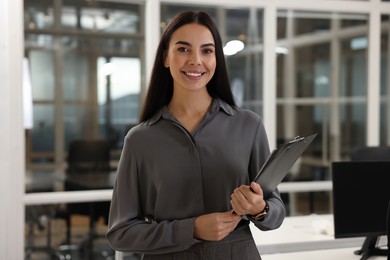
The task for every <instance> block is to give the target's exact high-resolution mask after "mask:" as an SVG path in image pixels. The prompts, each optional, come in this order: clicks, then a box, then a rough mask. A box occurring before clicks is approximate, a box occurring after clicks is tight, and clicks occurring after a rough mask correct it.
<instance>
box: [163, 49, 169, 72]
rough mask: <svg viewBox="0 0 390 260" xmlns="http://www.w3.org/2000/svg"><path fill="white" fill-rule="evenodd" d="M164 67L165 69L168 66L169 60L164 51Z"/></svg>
mask: <svg viewBox="0 0 390 260" xmlns="http://www.w3.org/2000/svg"><path fill="white" fill-rule="evenodd" d="M164 67H165V68H167V69H168V68H169V62H168V58H167V54H166V53H165V54H164Z"/></svg>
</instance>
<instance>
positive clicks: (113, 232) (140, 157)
mask: <svg viewBox="0 0 390 260" xmlns="http://www.w3.org/2000/svg"><path fill="white" fill-rule="evenodd" d="M269 153H270V151H269V146H268V140H267V135H266V132H265V129H264V126H263V123H262V120H261V118H260V116H259V115H257V114H255V113H254V112H251V111H249V110H244V109H240V108H233V107H231V106H230V105H228V104H227V103H225V102H224V101H222V100H219V99H214V100H213V102H212V105H211V106H210V109H209V111H208V112H207V114H206V115H205V117H204V118H203V120H202V122H201V123H200V124H199V126H198V127H197V128H196V129H195V130H194V132H193V133H189V132H188V131H187V130H186V129H185V128H184V127H183V126H182V125H181V124H180V122H178V121H177V120H176V119H175V118H174V116H173V115H172V114H170V113H169V111H168V109H167V107H163V108H162V109H161V110H160V111H159V112H158V113H157V114H156V115H155V116H154V117H153V118H151V119H150V120H148V121H146V122H143V123H141V124H139V125H137V126H136V127H133V128H132V129H131V130H130V131H129V132H128V134H127V135H126V137H125V142H124V147H123V150H122V154H121V158H120V161H119V166H118V171H117V179H116V183H115V186H114V191H113V197H112V202H111V210H110V218H109V230H108V232H107V239H108V240H109V242H110V244H111V246H112V247H113V248H114V249H116V250H119V251H131V252H142V253H149V254H150V253H169V252H173V251H181V250H185V249H187V248H189V247H191V246H192V245H193V244H195V243H198V242H199V240H197V239H194V238H193V231H194V222H195V218H196V217H197V216H200V215H203V214H208V213H213V212H225V211H229V210H231V206H230V195H231V194H232V192H233V190H234V189H235V188H237V187H239V186H240V185H242V184H245V185H249V183H250V181H251V180H253V178H254V177H255V176H256V174H257V172H258V171H259V170H260V168H261V166H262V165H263V163H264V162H265V160H266V159H267V158H268V156H269ZM267 202H268V204H269V207H270V209H269V214H268V215H267V217H266V219H265V220H264V221H262V222H261V223H260V222H256V221H255V225H256V226H258V227H259V228H260V229H262V230H269V229H275V228H277V227H279V226H280V225H281V223H282V222H283V219H284V216H285V211H284V205H283V202H282V201H281V199H280V195H279V192H278V191H275V192H274V193H272V195H271V196H270V197H269V198H268V199H267Z"/></svg>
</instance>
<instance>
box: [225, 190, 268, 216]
mask: <svg viewBox="0 0 390 260" xmlns="http://www.w3.org/2000/svg"><path fill="white" fill-rule="evenodd" d="M230 205H231V206H232V208H233V210H234V212H235V213H236V214H237V215H240V216H244V215H256V214H258V213H260V212H262V211H263V210H264V208H265V205H266V203H265V200H264V197H263V190H262V189H261V187H260V185H259V184H258V183H256V182H252V183H251V186H247V185H241V186H240V187H238V188H236V189H234V191H233V193H232V195H231V200H230Z"/></svg>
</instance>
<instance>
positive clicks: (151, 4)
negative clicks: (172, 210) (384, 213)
mask: <svg viewBox="0 0 390 260" xmlns="http://www.w3.org/2000/svg"><path fill="white" fill-rule="evenodd" d="M387 2H388V1H379V0H372V1H354V0H348V1H347V0H340V1H338V0H333V1H331V0H329V1H327V0H316V1H314V0H296V1H283V0H274V1H272V3H271V1H261V0H258V1H255V0H247V1H240V2H239V3H237V1H230V0H227V1H224V2H223V4H221V2H220V1H218V0H208V1H192V0H191V1H186V5H183V3H182V2H181V1H174V0H171V1H158V0H156V1H153V0H150V1H140V0H138V1H130V0H128V1H70V0H63V1H60V0H52V1H49V0H46V1H43V0H42V1H7V0H0V14H1V15H0V17H1V18H0V58H1V60H2V61H3V62H2V64H1V65H0V85H1V87H0V97H1V98H0V126H1V127H0V136H1V137H0V138H1V142H0V143H1V144H2V146H1V148H0V154H1V156H0V172H1V174H2V177H3V178H2V181H1V182H0V183H1V185H0V188H1V189H0V194H1V197H0V201H1V205H2V209H3V211H2V212H3V213H2V214H0V215H1V217H0V228H1V230H2V232H1V236H0V245H1V246H0V252H1V253H2V254H3V255H5V256H7V257H6V258H7V259H22V258H23V252H24V238H25V237H24V235H25V234H24V223H25V215H24V214H25V206H26V205H30V204H54V203H58V202H67V201H74V200H75V199H74V197H72V196H73V195H71V194H69V195H67V194H63V193H58V194H42V196H39V194H33V195H36V197H33V196H32V194H28V193H26V192H25V190H26V189H25V183H26V181H25V179H26V172H31V171H47V172H52V171H53V170H56V169H60V170H61V169H63V168H64V167H65V165H66V156H67V151H68V146H69V142H70V141H71V140H73V139H82V138H104V139H109V140H110V141H111V142H112V144H113V150H112V155H113V158H114V160H113V161H114V163H115V158H118V156H119V154H120V150H121V141H122V139H123V136H124V134H125V133H126V131H127V130H128V129H129V128H130V127H131V126H132V125H133V124H135V123H136V120H137V116H138V112H139V110H138V109H139V107H140V104H141V103H142V97H143V95H144V93H145V88H146V86H147V82H148V78H149V72H150V70H151V66H152V63H153V56H154V53H155V48H156V46H157V43H158V40H159V35H160V32H161V30H162V28H163V27H164V24H166V23H167V22H168V21H169V19H171V18H172V16H173V15H174V14H175V13H176V12H177V11H180V10H184V9H203V10H207V11H208V12H210V13H211V14H212V16H213V17H214V19H215V20H216V21H217V23H218V25H219V27H220V30H221V34H222V38H223V42H224V44H226V43H228V42H229V41H231V40H240V41H242V42H243V43H244V44H245V47H244V49H243V50H241V51H240V52H238V53H236V54H234V55H230V56H226V59H227V64H228V68H229V76H230V79H231V82H232V86H233V90H234V93H235V94H236V98H237V100H238V101H239V104H240V106H242V107H245V108H248V109H251V110H253V111H255V112H257V113H259V114H260V115H261V116H262V117H263V119H264V123H265V126H266V128H267V132H268V134H269V139H270V144H271V148H274V147H276V146H277V144H278V143H279V142H283V141H285V140H287V139H289V138H292V137H294V136H296V135H308V134H311V133H313V132H318V133H320V135H319V137H318V139H317V140H316V143H315V144H314V145H313V146H312V147H311V149H309V150H308V152H307V153H305V156H304V157H303V158H302V161H301V162H300V165H299V169H298V170H297V171H298V173H299V174H298V175H299V177H302V178H303V179H305V180H312V181H318V180H320V181H322V180H323V181H325V180H328V179H329V167H330V163H331V162H332V161H335V160H348V159H349V156H350V152H351V151H352V150H353V149H354V148H356V147H360V146H364V145H388V144H389V143H390V133H389V132H390V127H389V123H390V119H389V117H390V113H389V110H390V106H389V100H390V94H389V88H390V87H389V84H390V83H389V81H388V77H387V75H388V71H389V66H388V61H389V53H390V52H389V48H390V47H389V46H390V45H389V44H390V41H389V37H390V34H389V31H390V28H389V26H390V19H389V18H390V17H389V14H390V3H387ZM24 57H26V58H27V61H28V63H29V68H30V70H29V72H30V78H31V85H32V98H33V99H32V101H33V105H32V107H33V127H32V128H31V129H25V127H24V125H23V99H22V97H23V92H22V86H23V80H22V79H23V67H22V64H23V63H22V61H23V58H24ZM107 64H110V66H114V67H115V68H116V70H111V71H110V68H111V69H112V67H110V66H107ZM96 194H100V195H99V196H100V197H99V196H95V195H94V196H91V197H88V198H85V200H93V198H101V199H102V200H104V199H107V198H109V196H108V195H109V193H107V191H96ZM329 194H330V192H328V195H329ZM328 211H330V208H329V209H328ZM297 214H299V212H298V213H297Z"/></svg>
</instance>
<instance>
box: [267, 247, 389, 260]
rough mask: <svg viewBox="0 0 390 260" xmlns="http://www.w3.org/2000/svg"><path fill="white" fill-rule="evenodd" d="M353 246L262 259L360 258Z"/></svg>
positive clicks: (377, 259)
mask: <svg viewBox="0 0 390 260" xmlns="http://www.w3.org/2000/svg"><path fill="white" fill-rule="evenodd" d="M358 249H359V247H355V248H349V247H348V248H336V249H327V250H313V251H305V252H290V253H280V254H268V255H262V256H261V257H262V259H263V260H286V259H288V260H313V259H315V260H330V259H333V260H360V258H361V256H359V255H355V254H354V253H353V252H354V251H355V250H358ZM386 259H387V258H386V256H371V257H370V258H369V260H386Z"/></svg>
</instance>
